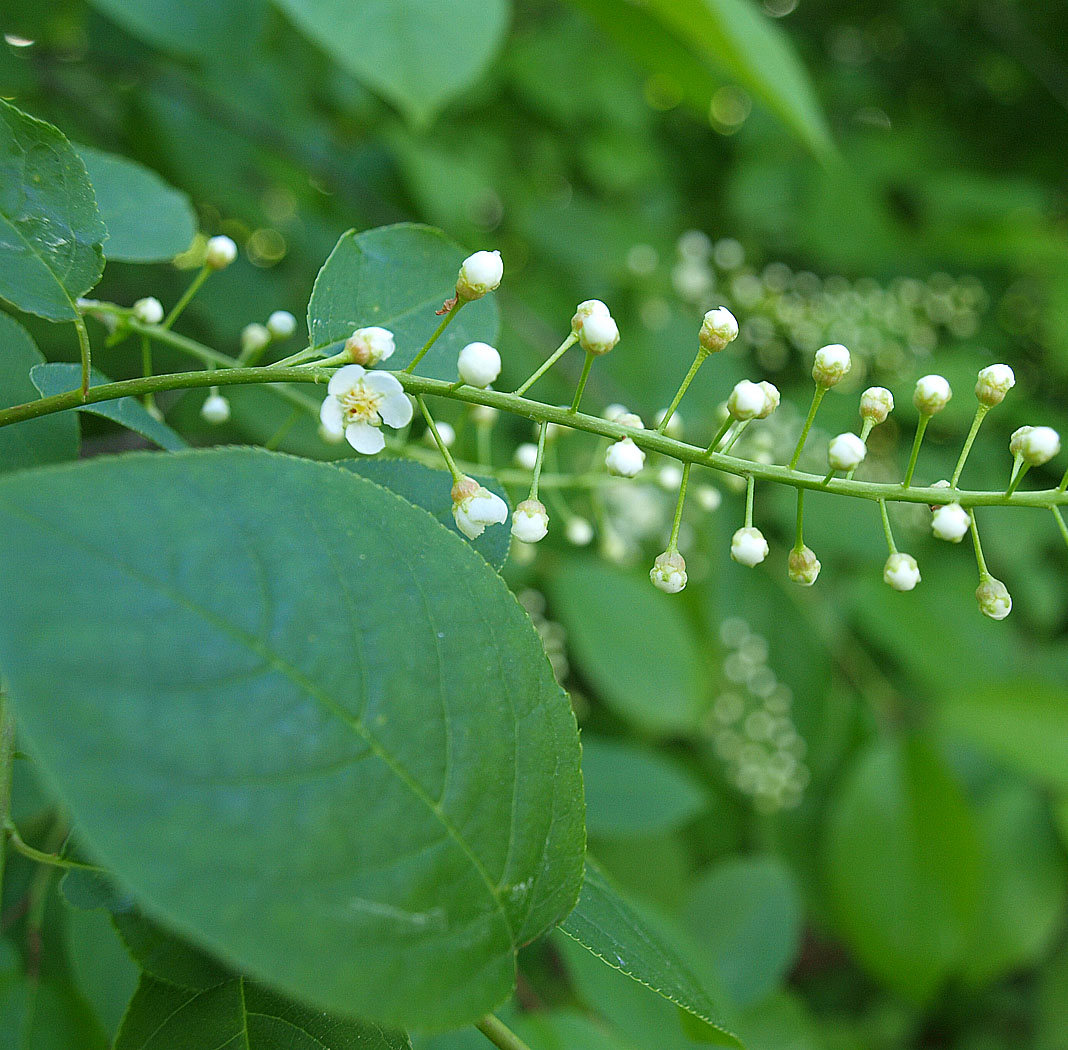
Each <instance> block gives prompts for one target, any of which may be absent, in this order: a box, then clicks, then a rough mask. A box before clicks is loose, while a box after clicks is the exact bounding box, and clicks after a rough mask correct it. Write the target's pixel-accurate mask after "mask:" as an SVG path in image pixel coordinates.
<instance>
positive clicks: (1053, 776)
mask: <svg viewBox="0 0 1068 1050" xmlns="http://www.w3.org/2000/svg"><path fill="white" fill-rule="evenodd" d="M938 713H939V720H940V723H941V725H942V726H943V728H945V729H946V730H948V731H949V732H951V733H953V734H955V735H958V736H961V737H963V738H964V739H966V740H970V741H971V742H972V743H973V744H975V745H976V746H978V747H980V748H982V749H983V750H984V751H986V752H988V753H990V754H991V755H994V756H996V757H997V758H1000V759H1002V760H1003V761H1005V762H1008V763H1010V764H1011V765H1012V766H1014V767H1015V768H1016V769H1019V770H1020V771H1021V772H1023V773H1025V774H1026V775H1028V776H1031V777H1034V778H1035V779H1037V780H1039V781H1041V782H1042V783H1044V784H1047V785H1048V786H1049V787H1051V788H1053V789H1054V790H1058V791H1065V790H1068V690H1065V689H1060V688H1057V687H1056V686H1052V685H1050V684H1048V683H1045V682H1040V681H1021V680H1016V681H1009V682H1006V681H1000V682H990V683H988V684H987V685H985V686H978V687H976V688H972V689H969V690H968V691H967V692H958V693H956V694H952V693H951V694H949V695H948V696H946V697H945V698H944V699H943V700H941V702H940V704H939V709H938Z"/></svg>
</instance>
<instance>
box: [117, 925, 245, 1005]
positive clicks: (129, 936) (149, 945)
mask: <svg viewBox="0 0 1068 1050" xmlns="http://www.w3.org/2000/svg"><path fill="white" fill-rule="evenodd" d="M111 918H112V922H113V923H114V924H115V929H116V930H117V931H118V933H119V936H120V937H121V938H122V943H123V944H125V945H126V950H127V951H128V952H129V953H130V954H131V955H132V956H133V957H134V958H135V959H136V960H137V962H138V963H139V964H140V966H141V968H142V969H143V970H144V971H145V972H146V973H148V974H150V975H151V976H153V977H158V978H159V979H160V980H161V981H166V982H167V983H168V984H176V985H178V987H180V988H190V989H192V990H193V991H202V990H203V989H205V988H214V987H215V986H216V985H217V984H222V983H223V981H225V980H227V979H228V978H229V977H231V976H233V974H232V973H231V972H230V971H229V970H228V969H226V967H224V966H223V965H222V964H221V963H218V962H216V961H215V960H214V959H212V958H211V957H210V956H208V955H205V954H204V952H202V951H200V950H199V949H198V948H195V947H194V946H193V945H191V944H188V943H187V942H186V941H183V940H182V939H181V938H180V937H177V936H175V935H174V934H171V933H168V932H167V931H166V930H164V929H163V928H162V927H160V926H157V925H156V924H155V923H154V922H152V921H151V920H149V919H146V918H145V916H144V915H142V914H141V913H140V912H139V911H137V910H136V909H134V908H125V909H121V910H116V911H114V912H113V913H112V916H111Z"/></svg>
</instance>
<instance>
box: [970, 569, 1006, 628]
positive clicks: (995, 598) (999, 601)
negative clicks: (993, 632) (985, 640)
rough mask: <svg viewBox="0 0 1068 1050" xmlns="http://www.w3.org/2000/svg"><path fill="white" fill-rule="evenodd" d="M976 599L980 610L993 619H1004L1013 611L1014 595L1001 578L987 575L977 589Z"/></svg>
mask: <svg viewBox="0 0 1068 1050" xmlns="http://www.w3.org/2000/svg"><path fill="white" fill-rule="evenodd" d="M975 599H976V601H978V602H979V611H980V612H981V613H982V614H983V615H984V616H989V617H990V619H991V620H1004V619H1005V617H1006V616H1008V615H1009V613H1010V612H1012V595H1010V594H1009V590H1008V588H1007V587H1006V586H1005V584H1003V583H1002V582H1001V580H996V579H994V577H993V576H990V575H985V576H983V578H982V579H981V580H980V581H979V586H978V587H976V589H975Z"/></svg>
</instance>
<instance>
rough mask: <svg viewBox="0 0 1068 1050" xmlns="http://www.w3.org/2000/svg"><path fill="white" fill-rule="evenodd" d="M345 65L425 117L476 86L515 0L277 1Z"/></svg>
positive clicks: (417, 117) (419, 118) (411, 114)
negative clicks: (475, 1) (512, 1)
mask: <svg viewBox="0 0 1068 1050" xmlns="http://www.w3.org/2000/svg"><path fill="white" fill-rule="evenodd" d="M275 3H276V4H277V6H278V7H280V8H281V9H282V10H283V11H285V12H286V13H287V14H288V15H289V17H290V18H292V19H293V21H294V22H295V23H296V24H297V25H298V26H299V27H300V28H301V29H302V30H303V31H304V32H305V33H306V34H307V35H308V36H309V37H310V38H311V39H312V40H314V41H315V42H316V43H317V44H318V45H319V46H320V47H322V48H323V50H324V51H326V52H327V54H329V55H330V56H331V57H332V58H333V59H334V60H335V61H336V62H337V63H338V64H339V65H341V66H342V68H344V69H346V70H348V72H350V73H351V74H352V75H353V76H355V77H356V78H357V79H359V80H360V81H362V82H363V83H364V84H366V85H367V86H368V87H369V88H371V90H372V91H375V92H377V93H378V94H380V95H382V96H383V97H384V98H385V99H386V100H387V101H389V102H391V103H392V104H393V105H395V106H396V107H397V108H398V109H400V110H401V112H403V113H404V114H405V115H406V116H407V117H408V118H409V119H410V120H412V121H414V122H416V123H420V124H421V123H425V122H426V121H428V120H430V118H431V117H433V116H434V114H435V113H436V112H437V111H438V110H440V109H441V108H442V106H444V105H445V103H446V102H448V101H449V100H450V99H451V98H453V97H454V96H455V95H458V94H459V93H460V92H461V91H463V90H464V89H465V88H467V87H469V86H470V85H471V84H472V83H474V81H475V80H477V79H478V77H479V76H480V75H481V73H482V72H483V70H484V69H485V68H486V66H487V65H488V64H489V62H490V59H492V58H493V56H494V55H495V54H496V52H497V49H498V48H499V47H500V45H501V43H502V41H503V39H504V34H505V31H506V29H507V28H508V15H509V3H508V0H479V3H477V4H472V3H469V2H468V0H361V3H358V4H353V3H350V2H349V0H275Z"/></svg>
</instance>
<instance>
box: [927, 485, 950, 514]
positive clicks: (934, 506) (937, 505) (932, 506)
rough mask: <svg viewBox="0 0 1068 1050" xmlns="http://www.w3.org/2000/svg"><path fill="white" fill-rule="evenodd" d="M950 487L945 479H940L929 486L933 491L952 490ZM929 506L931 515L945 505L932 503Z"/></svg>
mask: <svg viewBox="0 0 1068 1050" xmlns="http://www.w3.org/2000/svg"><path fill="white" fill-rule="evenodd" d="M952 487H953V486H952V485H950V483H949V482H948V481H947V480H946V479H945V478H942V480H941V481H936V482H935V483H934V484H933V485H932V486H931V488H933V489H949V488H952ZM930 506H931V513H932V514H933V513H934V512H935V511H936V510H938V508H939V507H942V506H945V504H943V503H932V504H931V505H930Z"/></svg>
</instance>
